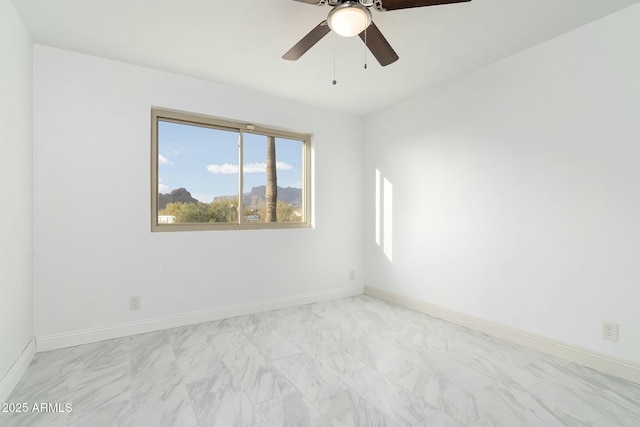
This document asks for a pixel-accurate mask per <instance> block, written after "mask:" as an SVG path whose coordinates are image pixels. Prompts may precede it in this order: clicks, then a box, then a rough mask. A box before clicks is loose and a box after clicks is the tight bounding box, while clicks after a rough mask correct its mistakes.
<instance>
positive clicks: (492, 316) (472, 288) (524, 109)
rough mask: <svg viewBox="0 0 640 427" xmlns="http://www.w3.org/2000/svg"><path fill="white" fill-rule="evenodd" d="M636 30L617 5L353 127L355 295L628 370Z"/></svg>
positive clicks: (636, 197) (635, 255) (639, 305)
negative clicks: (431, 310)
mask: <svg viewBox="0 0 640 427" xmlns="http://www.w3.org/2000/svg"><path fill="white" fill-rule="evenodd" d="M639 22H640V5H636V6H632V7H630V8H627V9H625V10H622V11H620V12H618V13H616V14H614V15H611V16H609V17H606V18H604V19H601V20H599V21H596V22H595V23H592V24H590V25H587V26H585V27H582V28H580V29H578V30H576V31H573V32H571V33H568V34H565V35H563V36H561V37H559V38H556V39H554V40H551V41H549V42H547V43H544V44H542V45H539V46H537V47H534V48H532V49H529V50H527V51H525V52H522V53H520V54H518V55H515V56H513V57H510V58H508V59H506V60H504V61H501V62H499V63H496V64H494V65H492V66H489V67H487V68H485V69H482V70H480V71H478V72H475V73H473V74H471V75H469V76H467V77H465V78H462V79H459V80H456V81H455V82H452V83H451V84H449V85H447V86H442V87H440V88H438V89H437V90H434V91H431V92H429V93H424V94H422V95H419V96H416V97H414V98H412V99H411V100H408V101H407V102H405V103H403V104H401V105H398V106H396V107H394V108H389V109H386V110H384V111H381V112H379V113H376V114H373V115H371V116H370V117H367V120H366V134H365V147H366V166H365V180H366V187H365V188H366V196H365V200H366V205H365V206H366V209H365V211H366V212H367V220H366V243H365V247H366V260H367V277H366V280H367V284H368V285H371V286H374V287H377V288H380V289H383V290H387V291H391V292H395V293H397V294H400V295H403V296H407V297H410V298H414V299H417V300H420V301H424V302H428V303H431V304H435V305H438V306H441V307H444V308H447V309H451V310H455V311H458V312H462V313H466V314H468V315H472V316H475V317H479V318H482V319H485V320H488V321H491V322H494V323H498V324H501V325H506V326H508V327H511V328H516V329H521V330H524V331H528V332H532V333H535V334H539V335H542V336H546V337H550V338H553V339H556V340H559V341H562V342H565V343H570V344H573V345H577V346H580V347H584V348H588V349H591V350H594V351H598V352H601V353H605V354H608V355H611V356H615V357H618V358H623V359H627V360H631V361H635V362H640V315H639V314H638V313H640V286H639V284H640V262H639V260H640V180H639V178H640V55H638V52H640V25H638V23H639ZM471 42H472V41H471ZM376 169H378V170H380V172H381V174H382V175H383V176H384V177H386V178H387V179H388V180H389V182H390V183H391V184H392V186H393V257H392V261H389V259H387V257H386V256H385V255H384V253H383V247H378V245H376V243H375V233H374V230H375V218H374V215H373V213H374V208H375V194H374V193H375V170H376ZM603 320H607V321H612V322H616V323H619V324H620V342H619V343H611V342H608V341H604V340H602V338H601V329H600V328H601V322H602V321H603Z"/></svg>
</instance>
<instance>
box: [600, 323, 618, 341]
mask: <svg viewBox="0 0 640 427" xmlns="http://www.w3.org/2000/svg"><path fill="white" fill-rule="evenodd" d="M602 338H603V339H605V340H609V341H613V342H618V324H617V323H612V322H602Z"/></svg>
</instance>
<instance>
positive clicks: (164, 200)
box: [158, 188, 198, 210]
mask: <svg viewBox="0 0 640 427" xmlns="http://www.w3.org/2000/svg"><path fill="white" fill-rule="evenodd" d="M169 203H198V200H196V199H194V198H193V197H191V193H189V192H188V191H187V190H186V189H184V188H178V189H177V190H171V192H170V193H167V194H158V210H160V209H164V208H165V207H166V206H167V204H169Z"/></svg>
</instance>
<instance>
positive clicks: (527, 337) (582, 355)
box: [364, 286, 640, 384]
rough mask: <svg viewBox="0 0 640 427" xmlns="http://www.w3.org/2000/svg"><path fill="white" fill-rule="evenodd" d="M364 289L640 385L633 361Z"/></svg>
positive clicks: (423, 303) (379, 290)
mask: <svg viewBox="0 0 640 427" xmlns="http://www.w3.org/2000/svg"><path fill="white" fill-rule="evenodd" d="M364 292H365V294H366V295H369V296H372V297H374V298H378V299H381V300H384V301H388V302H391V303H394V304H397V305H400V306H402V307H406V308H410V309H412V310H415V311H418V312H420V313H425V314H428V315H430V316H433V317H437V318H439V319H443V320H447V321H449V322H452V323H456V324H458V325H461V326H464V327H467V328H469V329H473V330H476V331H479V332H483V333H485V334H487V335H491V336H494V337H497V338H501V339H503V340H506V341H510V342H513V343H516V344H519V345H522V346H525V347H529V348H532V349H534V350H538V351H540V352H543V353H546V354H550V355H552V356H555V357H559V358H561V359H565V360H568V361H570V362H574V363H577V364H580V365H583V366H587V367H589V368H593V369H596V370H598V371H600V372H603V373H605V374H609V375H613V376H616V377H619V378H623V379H625V380H628V381H632V382H634V383H638V384H640V365H638V364H636V363H633V362H630V361H626V360H621V359H616V358H614V357H611V356H608V355H605V354H602V353H598V352H595V351H592V350H588V349H585V348H581V347H577V346H573V345H571V344H566V343H563V342H560V341H555V340H553V339H550V338H546V337H543V336H540V335H535V334H531V333H529V332H525V331H521V330H518V329H514V328H509V327H506V326H503V325H499V324H497V323H492V322H488V321H486V320H483V319H480V318H477V317H473V316H469V315H467V314H464V313H460V312H456V311H453V310H449V309H447V308H444V307H440V306H437V305H433V304H429V303H425V302H422V301H418V300H415V299H413V298H409V297H405V296H402V295H398V294H395V293H393V292H389V291H385V290H382V289H378V288H375V287H372V286H365V290H364Z"/></svg>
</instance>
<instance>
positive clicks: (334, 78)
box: [331, 32, 338, 86]
mask: <svg viewBox="0 0 640 427" xmlns="http://www.w3.org/2000/svg"><path fill="white" fill-rule="evenodd" d="M331 83H333V85H334V86H335V85H336V84H337V83H338V82H337V81H336V33H335V32H333V81H332V82H331Z"/></svg>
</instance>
